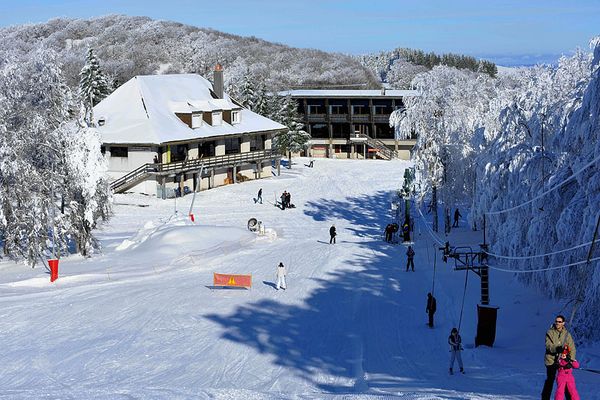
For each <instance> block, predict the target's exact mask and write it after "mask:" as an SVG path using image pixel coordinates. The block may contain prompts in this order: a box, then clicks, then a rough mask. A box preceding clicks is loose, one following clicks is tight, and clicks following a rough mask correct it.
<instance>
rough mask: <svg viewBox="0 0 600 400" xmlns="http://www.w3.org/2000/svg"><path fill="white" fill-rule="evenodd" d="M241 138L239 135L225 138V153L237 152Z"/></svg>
mask: <svg viewBox="0 0 600 400" xmlns="http://www.w3.org/2000/svg"><path fill="white" fill-rule="evenodd" d="M241 140H242V138H239V137H236V138H228V139H225V154H234V153H239V152H240V141H241Z"/></svg>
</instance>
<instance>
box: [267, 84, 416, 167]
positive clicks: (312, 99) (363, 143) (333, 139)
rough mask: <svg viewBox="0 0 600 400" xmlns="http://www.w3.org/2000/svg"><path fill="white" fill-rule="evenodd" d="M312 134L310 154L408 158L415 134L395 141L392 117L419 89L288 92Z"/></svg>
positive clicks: (345, 156) (334, 156) (332, 156)
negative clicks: (406, 138)
mask: <svg viewBox="0 0 600 400" xmlns="http://www.w3.org/2000/svg"><path fill="white" fill-rule="evenodd" d="M279 94H280V95H283V96H286V95H289V96H291V97H292V98H293V99H295V100H296V101H297V103H298V111H299V112H300V114H301V115H302V117H303V122H304V125H305V130H306V131H307V132H308V133H310V135H311V137H312V139H311V141H310V142H311V145H310V148H309V150H308V155H309V156H312V157H331V158H384V159H391V158H402V159H409V158H410V151H411V149H412V147H413V146H414V144H415V142H416V140H415V139H416V135H415V136H413V137H412V138H410V139H408V140H396V138H395V132H394V128H391V127H390V126H389V119H390V114H391V113H392V112H393V111H394V110H397V109H403V108H404V102H403V99H404V98H405V97H408V96H418V95H419V92H418V91H416V90H386V89H381V90H289V91H285V92H280V93H279Z"/></svg>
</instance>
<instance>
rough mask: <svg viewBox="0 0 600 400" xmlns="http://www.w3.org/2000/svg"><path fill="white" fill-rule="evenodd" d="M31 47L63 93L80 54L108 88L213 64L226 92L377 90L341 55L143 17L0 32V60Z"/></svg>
mask: <svg viewBox="0 0 600 400" xmlns="http://www.w3.org/2000/svg"><path fill="white" fill-rule="evenodd" d="M39 46H44V47H47V48H51V49H53V50H55V51H56V52H58V53H59V56H60V59H61V60H62V62H63V71H64V72H65V75H66V76H67V78H68V80H69V81H68V83H69V85H70V86H71V87H75V86H76V85H77V83H78V82H79V76H78V74H79V71H80V70H81V67H82V66H83V64H84V59H85V54H86V50H87V48H88V47H92V48H94V50H95V52H96V54H97V56H98V58H99V59H100V62H101V65H102V68H103V70H104V72H105V73H107V74H108V75H109V77H110V78H111V80H112V82H113V84H114V86H118V85H120V84H122V83H123V82H126V81H127V80H129V79H131V78H132V77H133V76H135V75H146V74H156V73H198V74H200V75H203V76H205V77H210V76H211V75H212V74H211V71H212V69H213V68H214V65H215V64H216V63H221V64H222V65H223V66H224V68H225V84H226V85H236V84H239V82H241V80H242V78H243V76H244V75H246V74H250V75H251V76H253V77H254V78H256V79H259V80H261V81H264V82H265V84H266V85H267V88H269V89H272V90H281V89H289V88H290V87H295V86H302V85H308V86H311V87H319V86H327V85H351V84H360V85H362V86H361V87H363V88H377V87H379V82H378V80H377V78H376V77H375V76H374V75H373V73H372V72H371V71H370V70H369V69H367V68H366V67H364V66H362V65H361V64H360V63H359V62H358V61H357V60H355V59H353V58H351V57H349V56H346V55H342V54H336V53H326V52H323V51H319V50H314V49H298V48H292V47H288V46H285V45H283V44H278V43H270V42H267V41H264V40H261V39H257V38H255V37H241V36H235V35H230V34H226V33H223V32H218V31H215V30H211V29H205V28H198V27H194V26H190V25H184V24H181V23H176V22H169V21H157V20H152V19H150V18H147V17H130V16H123V15H109V16H104V17H99V18H92V19H89V20H85V19H66V18H57V19H52V20H50V21H48V22H46V23H40V24H30V25H19V26H12V27H8V28H3V29H0V60H6V59H10V58H21V57H25V58H26V57H28V55H29V54H31V52H32V51H34V50H35V49H36V48H37V47H39ZM1 63H2V61H0V64H1Z"/></svg>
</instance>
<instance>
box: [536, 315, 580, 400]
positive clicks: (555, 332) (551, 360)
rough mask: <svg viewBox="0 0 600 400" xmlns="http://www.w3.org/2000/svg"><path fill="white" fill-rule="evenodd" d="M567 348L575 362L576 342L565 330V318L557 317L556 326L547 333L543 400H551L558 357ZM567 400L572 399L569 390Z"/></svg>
mask: <svg viewBox="0 0 600 400" xmlns="http://www.w3.org/2000/svg"><path fill="white" fill-rule="evenodd" d="M567 346H568V348H569V356H570V358H571V359H572V360H574V359H575V356H576V353H577V349H576V348H575V342H574V341H573V337H572V336H571V334H570V333H569V331H568V330H567V328H565V317H564V316H563V315H557V316H556V318H555V319H554V324H552V326H551V327H550V329H548V331H546V355H545V357H544V364H545V365H546V381H545V382H544V388H543V389H542V400H550V396H551V395H552V388H553V386H554V380H555V378H556V372H557V371H558V357H559V356H560V354H561V353H562V352H563V350H564V347H567ZM566 398H567V400H570V399H571V395H570V393H569V391H568V388H567V392H566Z"/></svg>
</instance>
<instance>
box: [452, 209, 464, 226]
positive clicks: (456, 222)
mask: <svg viewBox="0 0 600 400" xmlns="http://www.w3.org/2000/svg"><path fill="white" fill-rule="evenodd" d="M460 217H462V215H461V214H460V211H458V208H457V209H456V210H454V223H453V224H452V227H453V228H458V219H459V218H460Z"/></svg>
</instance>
